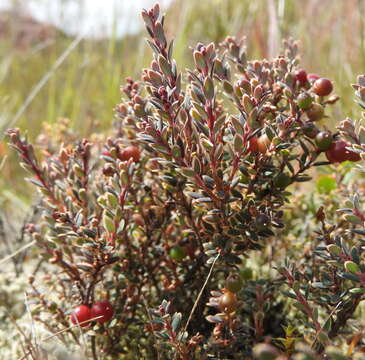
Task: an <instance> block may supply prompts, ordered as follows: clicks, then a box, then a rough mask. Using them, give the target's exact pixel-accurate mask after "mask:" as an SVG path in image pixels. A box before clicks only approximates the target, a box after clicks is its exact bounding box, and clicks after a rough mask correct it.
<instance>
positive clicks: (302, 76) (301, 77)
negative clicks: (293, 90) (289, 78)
mask: <svg viewBox="0 0 365 360" xmlns="http://www.w3.org/2000/svg"><path fill="white" fill-rule="evenodd" d="M295 78H296V79H297V81H298V82H299V84H300V85H301V86H304V85H305V84H306V83H307V72H306V71H305V70H303V69H300V70H298V71H297V72H296V73H295Z"/></svg>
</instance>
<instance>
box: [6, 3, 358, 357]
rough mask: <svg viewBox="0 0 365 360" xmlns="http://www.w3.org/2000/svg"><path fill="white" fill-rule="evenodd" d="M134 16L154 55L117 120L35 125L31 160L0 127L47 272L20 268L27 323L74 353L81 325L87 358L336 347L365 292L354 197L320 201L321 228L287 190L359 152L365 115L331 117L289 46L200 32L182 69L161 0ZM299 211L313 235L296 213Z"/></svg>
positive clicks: (304, 352)
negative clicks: (21, 177)
mask: <svg viewBox="0 0 365 360" xmlns="http://www.w3.org/2000/svg"><path fill="white" fill-rule="evenodd" d="M142 16H143V19H144V22H145V24H146V29H147V31H148V33H149V35H150V39H149V40H147V42H148V44H149V45H150V47H151V48H152V51H153V60H152V62H151V66H150V68H148V69H144V70H143V71H142V80H141V81H134V80H132V79H127V83H126V85H125V86H123V87H122V93H123V101H122V103H121V104H119V105H117V107H116V114H117V119H116V121H115V127H114V131H113V133H112V134H106V135H105V136H104V135H98V136H96V135H95V136H94V138H93V139H91V140H90V139H82V140H80V141H78V142H77V141H74V139H73V135H72V134H71V135H70V134H68V133H67V132H65V133H64V134H63V135H62V136H60V139H59V141H58V144H57V143H55V142H54V140H52V139H48V138H43V142H42V147H40V149H39V150H40V152H43V160H42V161H40V160H38V158H39V156H42V155H40V154H36V151H35V150H34V148H33V146H32V145H31V144H29V143H28V141H27V139H26V138H23V137H22V136H21V135H20V133H19V130H17V129H12V130H9V131H8V135H9V138H10V142H11V144H12V146H13V147H14V148H15V149H16V150H17V151H18V153H19V156H20V159H21V165H22V166H23V167H24V168H25V169H26V170H28V171H29V172H30V173H31V174H32V177H31V178H30V179H29V180H30V181H31V182H32V183H33V184H34V185H35V186H36V187H37V188H38V190H39V194H40V196H41V199H42V202H41V205H40V207H41V209H42V213H43V216H42V220H41V221H39V222H38V223H35V224H30V225H28V227H27V230H28V233H29V235H30V236H32V238H33V239H34V241H35V242H36V244H37V245H38V247H39V254H40V255H41V256H42V257H43V259H45V260H46V262H47V265H45V268H46V269H47V271H48V273H47V276H46V277H43V278H34V277H31V278H30V280H29V286H30V288H31V291H30V292H29V297H30V298H31V299H32V302H33V307H32V309H33V310H32V314H33V317H34V319H35V320H38V321H40V322H42V323H43V325H44V326H45V327H46V328H47V329H48V330H49V331H51V332H52V333H54V334H55V333H58V334H59V335H58V336H59V339H60V340H61V341H62V342H64V343H65V344H67V345H68V346H69V347H70V348H71V349H72V348H73V347H74V346H76V345H80V344H81V343H82V341H84V340H85V339H86V340H87V344H88V346H86V348H85V352H86V355H87V356H90V357H92V358H93V359H97V358H99V357H103V358H105V359H132V358H133V359H141V358H146V359H149V358H151V359H152V358H160V359H165V358H166V359H172V358H176V359H193V358H194V359H195V358H196V359H207V358H217V359H243V358H251V357H253V356H255V357H257V358H260V359H274V358H276V357H280V358H289V357H290V356H291V355H292V354H293V353H294V352H296V353H297V354H296V356H298V358H301V359H304V358H306V359H312V358H313V359H315V358H317V356H322V355H323V354H324V352H325V351H327V354H328V355H329V356H335V355H331V354H335V353H336V354H337V355H336V356H338V357H336V358H341V357H340V356H342V355H340V354H341V353H340V352H341V350H340V348H341V346H343V344H344V343H345V341H344V336H343V333H342V332H343V331H347V334H349V329H350V328H349V327H348V320H349V319H351V318H352V317H353V316H354V313H355V310H356V309H357V308H358V305H359V303H360V301H361V300H362V296H363V293H364V286H365V283H364V281H365V280H364V279H365V277H364V271H365V270H364V269H365V268H364V265H363V264H362V263H363V255H362V253H363V240H362V237H363V236H364V235H365V231H364V230H363V229H362V228H363V225H364V219H365V217H364V214H363V213H362V210H361V205H360V200H359V196H358V195H353V196H352V201H351V206H347V205H346V206H347V207H346V208H343V209H340V212H341V213H343V214H344V218H343V219H342V220H340V219H339V218H338V215H336V213H335V211H333V208H334V207H336V206H339V204H338V202H339V201H341V200H338V199H337V200H336V198H331V199H330V200H328V202H329V204H330V205H329V206H328V207H327V208H326V211H329V212H330V213H331V214H330V215H331V218H332V219H333V221H334V225H332V224H330V222H327V221H326V212H325V210H324V208H323V207H318V208H317V207H316V205H317V204H315V205H314V208H313V206H312V208H311V209H309V207H310V201H309V200H305V199H304V198H303V195H300V194H295V193H294V194H293V190H295V189H296V188H298V186H297V185H298V184H300V183H303V182H308V181H311V180H312V178H311V176H310V175H309V170H310V169H312V168H319V167H325V166H326V165H328V164H330V163H341V162H343V161H345V160H351V161H358V160H360V158H361V154H362V152H363V147H362V145H361V144H362V143H363V142H364V129H363V128H362V127H358V126H355V124H354V122H353V121H351V120H350V119H347V120H345V121H343V122H342V123H341V124H340V126H339V129H338V130H339V131H338V132H336V133H332V132H330V131H329V130H328V129H327V127H326V125H325V122H326V116H325V113H326V112H327V108H328V107H329V106H331V105H332V104H333V103H335V102H336V101H337V100H338V96H336V95H330V93H331V92H332V88H333V85H332V83H331V82H330V81H329V80H327V79H319V80H316V81H315V83H314V85H313V84H312V83H311V82H310V81H308V79H307V77H306V76H307V75H306V74H305V77H303V76H304V75H303V72H304V71H303V70H302V69H300V67H299V58H298V54H297V51H298V46H297V44H296V42H294V41H292V40H289V41H286V42H285V43H284V50H283V53H282V54H281V55H279V56H278V57H277V58H275V59H273V60H260V61H259V60H254V61H248V60H247V58H246V52H245V45H244V42H243V41H237V40H236V39H235V38H233V37H228V38H227V39H226V40H225V41H224V42H223V43H221V44H219V46H215V45H214V44H213V43H211V44H208V45H203V44H198V45H197V46H196V47H195V49H193V57H194V62H195V68H194V69H188V70H187V71H186V73H185V74H182V73H181V72H180V71H179V69H178V66H177V64H176V62H175V61H174V59H173V42H172V41H168V40H167V39H166V37H165V33H164V29H163V23H164V18H163V16H161V15H160V10H159V6H158V5H155V6H154V7H153V8H152V9H150V10H148V11H147V10H143V12H142ZM304 73H305V72H304ZM298 74H301V75H300V78H298ZM311 75H313V74H311ZM364 79H365V77H359V83H358V84H357V85H355V86H354V87H355V88H356V90H357V95H358V96H359V97H360V100H361V101H363V100H364V99H363V98H364V96H363V93H364V91H363V90H364V89H365V86H364V85H365V84H364ZM323 83H324V84H325V87H326V89H325V90H323V91H322V88H320V87H321V86H322V84H323ZM319 88H320V89H319ZM329 88H330V90H331V91H330V90H329ZM318 89H319V90H318ZM322 95H329V96H322ZM361 105H362V106H363V104H362V103H361ZM322 118H324V120H322V122H323V124H322V123H321V122H320V121H319V120H321V119H322ZM318 134H321V135H320V136H318ZM108 135H109V136H108ZM324 142H325V144H324ZM339 143H341V144H345V146H342V147H341V149H342V150H341V149H340V150H341V151H342V152H343V153H341V154H339V150H338V146H337V147H336V154H335V155H334V154H330V155H328V152H331V151H332V152H333V150H331V147H332V145H333V144H339ZM326 151H327V153H326V154H327V157H328V160H329V162H328V161H326V159H325V157H324V156H323V153H324V152H326ZM336 166H337V165H336ZM339 174H340V172H339ZM337 180H338V182H337V183H338V185H336V181H334V180H333V179H332V181H331V177H329V180H328V176H327V180H326V179H325V178H321V182H320V184H319V185H318V189H320V190H319V193H318V194H317V195H318V197H319V198H321V196H322V197H324V196H326V195H320V194H327V195H328V194H329V193H330V192H331V191H333V189H334V187H335V188H336V186H338V188H339V191H338V196H340V199H342V197H341V196H343V198H346V197H347V196H348V195H349V194H348V192H347V190H346V188H345V187H343V186H342V185H341V183H342V182H343V181H344V180H343V177H340V176H339V175H338V179H337ZM328 184H329V185H328ZM336 201H337V202H336ZM305 207H307V208H305ZM288 208H289V210H290V208H291V211H285V210H286V209H288ZM331 209H332V210H331ZM310 212H312V213H313V214H314V216H313V217H314V218H315V221H317V223H316V224H314V222H313V223H311V226H310V229H309V230H310V231H306V230H305V229H304V228H303V223H302V222H301V223H300V224H299V225H298V224H295V222H296V221H297V220H298V219H299V220H300V219H301V218H302V217H303V216H304V215H306V214H310ZM313 217H312V218H313ZM315 226H316V227H318V226H319V229H316V233H314V230H315V229H314V228H315ZM296 231H297V232H298V233H301V234H304V240H303V241H302V243H300V242H299V243H298V242H295V241H292V240H293V239H292V237H293V234H295V232H296ZM291 242H292V243H291ZM291 244H293V248H291V247H292V245H291ZM294 244H296V245H295V246H294ZM303 246H304V251H303ZM303 256H304V258H303ZM260 267H261V268H260ZM96 304H97V305H96ZM100 304H103V306H102V308H101V306H100ZM292 305H294V306H295V310H294V308H291V306H292ZM96 308H98V311H97V313H98V314H101V315H100V316H94V317H93V314H94V315H95V314H96V311H95V309H96ZM93 309H94V310H93ZM359 331H360V330H359ZM271 339H272V340H271ZM306 343H307V345H305V344H306ZM297 344H299V345H297ZM329 345H338V346H339V347H338V348H337V349H334V348H333V347H328V346H329ZM306 346H308V347H306ZM351 346H352V350H351V351H355V349H358V350H359V351H360V348H361V347H362V340H361V339H360V337H359V336H358V337H356V335H354V337H353V338H352V342H351ZM325 349H326V350H325Z"/></svg>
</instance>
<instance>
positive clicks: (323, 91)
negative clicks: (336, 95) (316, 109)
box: [313, 78, 333, 96]
mask: <svg viewBox="0 0 365 360" xmlns="http://www.w3.org/2000/svg"><path fill="white" fill-rule="evenodd" d="M332 90H333V85H332V82H331V80H328V79H326V78H320V79H318V80H316V81H315V82H314V84H313V92H314V93H315V94H317V95H318V96H327V95H329V94H330V93H331V92H332Z"/></svg>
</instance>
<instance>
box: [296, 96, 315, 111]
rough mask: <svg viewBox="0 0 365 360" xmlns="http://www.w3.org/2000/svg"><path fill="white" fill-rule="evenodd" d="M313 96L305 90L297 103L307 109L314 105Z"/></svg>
mask: <svg viewBox="0 0 365 360" xmlns="http://www.w3.org/2000/svg"><path fill="white" fill-rule="evenodd" d="M312 103H313V98H312V96H310V95H309V94H308V93H306V92H303V93H301V94H299V96H298V97H297V104H298V106H299V107H300V108H301V109H302V110H307V109H309V108H310V107H311V106H312Z"/></svg>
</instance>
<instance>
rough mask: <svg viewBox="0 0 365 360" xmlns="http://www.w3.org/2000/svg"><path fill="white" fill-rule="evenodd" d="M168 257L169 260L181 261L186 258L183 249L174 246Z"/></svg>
mask: <svg viewBox="0 0 365 360" xmlns="http://www.w3.org/2000/svg"><path fill="white" fill-rule="evenodd" d="M169 255H170V258H171V259H173V260H175V261H181V260H182V259H184V257H185V256H186V252H185V249H184V248H183V247H181V246H179V245H176V246H174V247H172V248H171V249H170V251H169Z"/></svg>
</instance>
